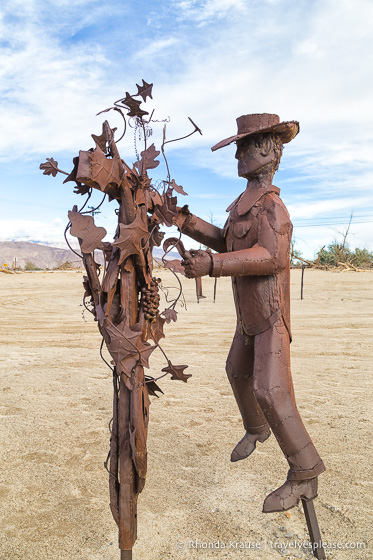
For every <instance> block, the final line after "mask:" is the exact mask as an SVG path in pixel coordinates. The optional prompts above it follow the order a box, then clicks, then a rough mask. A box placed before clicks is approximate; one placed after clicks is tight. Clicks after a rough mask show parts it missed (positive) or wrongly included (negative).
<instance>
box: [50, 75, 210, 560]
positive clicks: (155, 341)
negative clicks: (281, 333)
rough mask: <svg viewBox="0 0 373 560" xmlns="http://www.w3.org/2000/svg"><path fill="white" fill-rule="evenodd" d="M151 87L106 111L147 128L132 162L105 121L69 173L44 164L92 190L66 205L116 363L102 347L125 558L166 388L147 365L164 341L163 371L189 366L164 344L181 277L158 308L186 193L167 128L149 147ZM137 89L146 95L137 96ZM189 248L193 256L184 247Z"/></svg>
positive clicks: (78, 189) (88, 289) (176, 373)
mask: <svg viewBox="0 0 373 560" xmlns="http://www.w3.org/2000/svg"><path fill="white" fill-rule="evenodd" d="M152 87H153V84H148V83H147V82H145V81H144V80H143V83H142V85H141V86H139V85H138V84H137V89H138V91H137V93H136V94H134V95H130V94H129V93H128V92H127V93H126V96H125V97H124V98H122V99H120V100H118V101H116V102H115V103H114V107H111V108H109V109H107V110H105V111H110V110H111V109H113V110H115V111H118V112H119V113H120V114H121V115H122V117H123V122H124V125H125V126H124V133H123V134H122V137H123V135H124V134H125V132H126V129H127V119H128V124H129V125H130V126H132V127H133V128H135V138H137V137H138V136H139V134H140V135H141V136H142V141H143V149H142V150H141V151H140V156H138V158H137V161H136V162H135V163H134V164H133V165H132V166H130V165H128V164H126V163H125V162H124V161H123V160H122V159H121V157H120V154H119V151H118V148H117V143H116V140H115V132H116V129H112V128H111V127H110V125H109V123H108V121H105V122H104V123H103V125H102V133H101V134H100V135H94V134H93V135H92V138H93V140H94V142H95V148H93V149H91V150H88V151H80V152H79V156H78V157H75V158H74V159H73V164H74V168H73V170H72V171H71V173H70V174H69V173H66V172H64V171H61V170H60V169H59V168H58V163H57V162H56V161H55V160H54V159H53V158H47V161H46V162H45V163H43V164H41V165H40V168H41V169H42V170H43V172H44V174H45V175H52V176H56V175H57V173H58V172H62V173H64V174H65V175H67V178H66V180H65V182H71V181H72V182H73V183H74V185H75V186H74V192H75V193H76V194H80V195H83V196H84V195H86V196H87V200H86V202H85V204H84V205H83V206H82V208H81V209H80V210H78V207H77V206H74V208H73V209H72V210H71V211H70V212H69V220H70V221H69V224H68V226H67V228H66V232H67V231H69V232H70V234H71V235H72V236H74V237H76V238H77V239H78V241H79V245H80V249H81V253H82V255H81V258H82V260H83V264H84V266H85V268H86V272H87V276H85V277H84V282H83V287H84V305H85V307H86V309H87V310H88V311H90V312H91V313H92V314H93V316H94V318H95V320H96V321H97V326H98V328H99V331H100V333H101V335H102V337H103V343H105V344H106V348H107V350H108V352H109V354H110V356H111V359H112V361H111V364H109V363H108V362H107V361H106V360H105V359H104V357H103V356H102V353H101V356H102V358H103V359H104V361H105V362H106V364H107V365H108V366H109V367H110V368H111V369H112V372H113V394H114V397H113V417H112V420H111V422H110V427H111V428H110V429H111V438H110V452H109V456H108V459H107V461H106V463H105V466H106V468H107V470H108V472H109V493H110V509H111V512H112V515H113V518H114V520H115V522H116V523H117V525H118V528H119V547H120V549H121V558H122V559H126V560H129V559H130V558H132V547H133V545H134V543H135V541H136V538H137V501H138V495H139V494H140V493H141V491H142V490H143V488H144V485H145V480H146V471H147V448H146V440H147V431H148V423H149V405H150V401H149V394H152V395H155V396H158V395H157V393H162V390H161V389H160V387H159V386H158V385H157V383H156V381H157V379H154V378H153V377H151V376H146V375H145V374H144V368H148V367H149V358H150V356H151V354H152V352H153V351H154V350H155V349H159V350H160V351H161V352H162V353H163V355H164V357H165V360H166V364H167V365H166V367H164V368H163V369H162V371H161V372H160V376H159V377H163V376H165V375H170V376H171V379H177V380H180V381H183V382H186V381H187V380H188V378H189V377H190V374H186V373H184V371H185V369H186V368H187V367H188V366H187V365H174V364H173V363H172V362H171V360H170V359H169V358H168V357H167V356H166V354H165V352H164V351H163V349H162V348H161V346H160V344H159V341H160V340H161V339H162V338H163V337H164V336H165V334H164V331H163V328H164V324H165V323H170V322H172V321H176V320H177V311H176V309H175V308H176V305H177V303H178V301H179V300H180V301H181V299H180V298H181V297H182V292H181V284H180V281H179V285H180V291H179V294H178V295H177V297H176V298H174V299H172V300H171V301H168V303H169V306H168V307H167V308H166V309H165V310H163V311H161V312H160V310H159V303H160V297H159V287H160V286H161V284H160V280H159V279H156V278H154V277H153V256H152V250H153V247H155V246H159V245H160V244H161V242H162V239H163V236H164V233H163V232H160V229H159V228H160V225H162V224H164V225H172V217H173V216H176V215H177V209H176V208H177V207H176V203H177V198H176V196H175V194H174V193H175V192H176V193H178V194H181V195H185V194H186V193H185V191H184V190H183V188H182V186H180V185H178V184H177V183H176V181H175V179H171V176H170V170H169V166H168V163H167V158H166V155H165V144H166V143H167V142H166V140H165V138H166V134H165V130H164V133H163V144H162V146H161V150H156V148H155V145H154V144H151V145H150V146H147V138H148V137H149V135H150V134H151V122H152V120H151V119H152V115H153V113H154V111H152V112H151V115H150V117H148V119H147V120H146V119H145V116H147V115H149V111H146V110H144V109H143V108H142V102H144V101H146V100H147V99H152ZM139 97H140V98H141V100H140V99H136V98H139ZM124 113H126V114H124ZM167 120H168V119H164V121H167ZM189 120H190V122H191V123H192V125H193V127H194V129H193V131H192V132H191V133H190V134H188V135H187V136H190V135H191V134H194V133H195V132H199V133H200V132H201V131H200V129H199V128H198V127H197V125H195V123H193V121H191V119H189ZM154 122H157V121H154ZM171 141H173V140H169V141H168V142H171ZM161 151H162V155H163V157H164V159H165V162H166V167H167V178H166V180H164V181H163V182H162V183H161V186H160V188H158V189H157V188H156V187H155V186H154V185H152V183H151V179H150V178H149V176H148V170H151V169H154V168H156V167H157V166H158V165H159V163H160V162H159V160H157V159H156V158H157V157H158V156H159V155H160V153H161ZM92 189H97V190H100V191H102V192H103V193H104V195H105V196H109V197H111V198H112V199H114V200H116V201H117V204H118V205H119V207H118V210H117V212H116V214H117V217H118V227H117V231H116V235H115V239H114V241H113V242H111V243H110V242H107V241H103V239H104V237H105V236H106V231H105V229H104V228H102V227H98V226H96V225H95V221H94V215H95V214H96V213H97V208H98V207H97V208H93V207H92V206H89V207H88V208H89V210H86V211H84V208H85V206H86V204H87V202H88V200H89V199H90V197H91V193H92ZM101 204H102V202H101ZM101 204H100V205H101ZM66 232H65V233H66ZM66 240H67V237H66ZM180 243H181V242H180ZM180 247H181V245H180ZM97 250H101V251H102V252H103V256H104V260H105V265H104V267H103V270H101V273H100V266H99V265H98V264H97V263H96V262H95V258H94V252H95V251H97ZM77 254H78V253H77ZM185 255H188V254H187V253H186V252H185ZM178 266H179V272H182V273H184V269H183V267H182V266H181V264H180V261H178ZM175 267H176V265H175ZM86 300H87V301H88V304H87V302H86ZM108 464H109V466H108Z"/></svg>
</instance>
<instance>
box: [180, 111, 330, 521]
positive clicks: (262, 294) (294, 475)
mask: <svg viewBox="0 0 373 560" xmlns="http://www.w3.org/2000/svg"><path fill="white" fill-rule="evenodd" d="M237 127H238V131H237V134H236V135H234V136H231V137H229V138H227V139H226V140H223V141H222V142H219V143H218V144H216V145H215V146H214V147H213V148H212V150H217V149H219V148H222V147H224V146H227V145H228V144H230V143H232V142H234V141H235V142H236V143H237V151H236V158H237V160H238V174H239V176H240V177H243V178H245V179H246V180H247V185H246V190H245V191H244V192H243V193H242V194H241V195H240V196H239V197H238V198H237V199H236V200H235V201H234V202H232V204H231V205H230V206H229V207H228V209H227V211H228V212H229V217H228V219H227V222H226V224H225V226H224V227H223V228H218V227H216V226H214V225H212V224H210V223H208V222H205V221H204V220H202V219H200V218H198V217H197V216H194V215H193V214H191V213H190V211H189V209H188V208H185V207H184V208H183V209H181V208H178V214H177V217H176V218H175V222H176V223H177V225H178V228H179V230H180V231H181V232H182V233H185V234H186V235H188V236H190V237H191V238H193V239H195V240H196V241H199V242H200V243H202V244H204V245H206V246H207V247H210V248H212V249H213V250H215V251H217V252H216V253H210V252H207V251H202V250H199V251H194V252H192V251H191V253H192V255H191V257H190V258H184V262H183V264H184V267H185V271H186V276H187V277H189V278H199V277H203V276H204V275H210V276H212V277H215V278H217V277H219V276H231V277H232V286H233V294H234V300H235V306H236V313H237V331H236V334H235V336H234V339H233V343H232V346H231V349H230V353H229V356H228V360H227V366H226V370H227V374H228V378H229V381H230V383H231V386H232V390H233V393H234V395H235V397H236V401H237V404H238V407H239V410H240V412H241V416H242V419H243V425H244V429H245V432H246V435H245V436H244V438H243V440H241V442H239V444H238V445H237V446H236V448H235V449H234V451H233V453H232V461H237V460H240V459H244V458H246V457H247V456H249V455H250V454H251V453H252V452H253V451H254V449H255V445H256V441H262V442H264V441H265V440H266V439H267V438H268V436H269V434H270V431H272V432H273V434H274V436H275V437H276V439H277V441H278V444H279V446H280V448H281V450H282V452H283V453H284V455H285V457H286V459H287V461H288V463H289V472H288V476H287V480H286V482H285V484H284V485H283V486H282V487H281V488H279V489H278V490H275V491H274V492H272V494H270V495H269V496H267V498H266V500H265V502H264V506H263V511H264V512H266V513H268V512H272V511H284V510H287V509H290V508H292V507H294V506H295V505H296V504H297V503H298V502H299V500H300V499H302V498H307V499H313V498H314V497H315V496H316V494H317V477H318V475H319V474H321V473H322V472H323V471H324V470H325V467H324V464H323V462H322V460H321V458H320V456H319V454H318V452H317V450H316V448H315V446H314V444H313V442H312V440H311V438H310V436H309V434H308V432H307V431H306V428H305V427H304V424H303V422H302V419H301V417H300V415H299V412H298V410H297V407H296V402H295V396H294V390H293V384H292V379H291V373H290V342H291V330H290V257H289V255H290V242H291V235H292V224H291V221H290V217H289V214H288V212H287V210H286V207H285V205H284V203H283V202H282V200H281V199H280V197H279V193H280V189H278V188H277V187H276V186H274V185H273V183H272V179H273V175H274V173H275V171H276V170H277V167H278V165H279V162H280V159H281V154H282V145H283V144H284V143H286V142H289V141H290V140H292V139H293V138H294V137H295V136H296V134H297V133H298V131H299V124H298V123H297V122H296V121H291V122H283V123H281V122H280V119H279V117H278V116H277V115H271V114H255V115H243V116H242V117H239V118H238V119H237ZM245 438H246V439H245Z"/></svg>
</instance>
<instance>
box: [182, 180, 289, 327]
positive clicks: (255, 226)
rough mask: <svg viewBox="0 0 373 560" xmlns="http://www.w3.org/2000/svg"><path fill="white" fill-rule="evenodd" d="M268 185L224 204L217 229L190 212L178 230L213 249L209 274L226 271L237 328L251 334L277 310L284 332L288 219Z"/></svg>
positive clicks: (271, 321) (266, 324) (270, 321)
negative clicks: (222, 220) (222, 222)
mask: <svg viewBox="0 0 373 560" xmlns="http://www.w3.org/2000/svg"><path fill="white" fill-rule="evenodd" d="M279 192H280V189H278V188H277V187H275V186H273V185H267V186H266V187H261V188H258V187H253V186H252V185H250V184H249V185H248V188H247V189H246V190H245V191H244V192H243V193H242V194H241V195H240V196H239V197H238V198H237V199H236V200H235V201H234V202H233V203H232V204H231V205H230V206H229V207H228V209H227V211H229V217H228V220H227V222H226V224H225V226H224V228H223V229H221V228H218V227H216V226H214V225H212V224H209V223H208V222H205V221H204V220H201V219H200V218H197V217H196V216H194V215H193V214H191V215H189V217H188V219H187V220H186V221H185V222H184V225H183V226H182V227H181V231H182V232H183V233H186V234H187V235H188V236H189V237H192V238H193V239H195V240H196V241H199V242H200V243H202V244H204V245H206V246H207V247H210V248H211V249H213V250H215V251H218V253H213V254H212V261H213V262H212V271H211V273H210V276H215V277H216V276H232V284H233V294H234V299H235V304H236V311H237V319H238V324H239V327H240V330H241V331H242V332H243V333H245V334H247V335H257V334H259V333H261V332H264V331H265V330H267V329H268V328H269V327H271V326H272V325H273V324H274V323H275V322H276V321H277V320H278V319H279V318H280V317H281V316H282V318H283V320H284V323H285V326H286V328H287V330H288V332H289V336H290V337H291V333H290V303H289V302H290V258H289V253H290V242H291V234H292V224H291V221H290V217H289V214H288V211H287V210H286V207H285V205H284V203H283V202H282V200H281V199H280V198H279Z"/></svg>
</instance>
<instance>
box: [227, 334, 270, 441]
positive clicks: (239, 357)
mask: <svg viewBox="0 0 373 560" xmlns="http://www.w3.org/2000/svg"><path fill="white" fill-rule="evenodd" d="M253 368H254V337H244V336H243V335H242V334H241V333H240V332H239V330H238V329H237V331H236V333H235V335H234V338H233V342H232V346H231V349H230V351H229V355H228V358H227V363H226V366H225V369H226V372H227V375H228V379H229V382H230V384H231V387H232V391H233V394H234V396H235V399H236V402H237V405H238V408H239V410H240V413H241V417H242V421H243V425H244V428H245V430H246V432H249V433H250V434H263V433H265V432H268V431H269V426H268V422H267V420H266V417H265V416H264V414H263V411H262V410H261V408H260V406H259V404H258V401H257V399H256V397H255V395H254V388H253Z"/></svg>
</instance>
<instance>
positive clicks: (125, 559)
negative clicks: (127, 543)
mask: <svg viewBox="0 0 373 560" xmlns="http://www.w3.org/2000/svg"><path fill="white" fill-rule="evenodd" d="M120 560H132V550H121V551H120Z"/></svg>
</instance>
